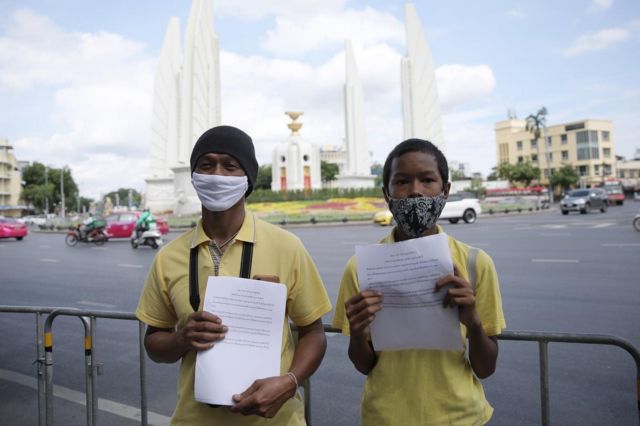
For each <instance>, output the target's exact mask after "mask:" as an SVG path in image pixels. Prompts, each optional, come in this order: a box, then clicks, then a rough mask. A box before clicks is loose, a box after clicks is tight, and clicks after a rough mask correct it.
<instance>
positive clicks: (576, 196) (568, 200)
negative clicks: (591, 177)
mask: <svg viewBox="0 0 640 426" xmlns="http://www.w3.org/2000/svg"><path fill="white" fill-rule="evenodd" d="M607 207H608V202H607V193H606V192H604V190H603V189H601V188H588V189H576V190H574V191H571V192H569V193H568V194H567V195H565V196H564V198H563V199H562V201H560V210H561V211H562V214H569V212H580V213H582V214H586V213H589V212H590V211H591V209H600V211H601V212H602V213H604V212H606V211H607Z"/></svg>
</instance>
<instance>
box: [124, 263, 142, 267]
mask: <svg viewBox="0 0 640 426" xmlns="http://www.w3.org/2000/svg"><path fill="white" fill-rule="evenodd" d="M118 266H119V267H121V268H144V265H133V264H131V263H118Z"/></svg>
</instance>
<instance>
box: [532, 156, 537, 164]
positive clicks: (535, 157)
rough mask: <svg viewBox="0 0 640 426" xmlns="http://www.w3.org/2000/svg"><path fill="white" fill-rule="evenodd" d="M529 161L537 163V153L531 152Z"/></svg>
mask: <svg viewBox="0 0 640 426" xmlns="http://www.w3.org/2000/svg"><path fill="white" fill-rule="evenodd" d="M531 161H532V162H533V163H537V162H538V154H531Z"/></svg>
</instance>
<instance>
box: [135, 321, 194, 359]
mask: <svg viewBox="0 0 640 426" xmlns="http://www.w3.org/2000/svg"><path fill="white" fill-rule="evenodd" d="M144 347H145V349H146V350H147V354H148V355H149V358H151V359H152V360H153V361H155V362H159V363H168V364H172V363H174V362H176V361H178V360H179V359H180V358H182V357H183V356H184V354H185V353H187V352H188V351H189V345H188V343H187V342H186V341H185V340H184V339H182V338H181V336H180V333H179V332H178V331H175V330H170V329H162V330H155V331H152V332H149V331H147V334H146V336H145V338H144Z"/></svg>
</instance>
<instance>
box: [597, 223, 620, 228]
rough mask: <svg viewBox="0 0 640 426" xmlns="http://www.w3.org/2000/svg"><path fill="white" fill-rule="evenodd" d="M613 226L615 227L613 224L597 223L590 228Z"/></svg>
mask: <svg viewBox="0 0 640 426" xmlns="http://www.w3.org/2000/svg"><path fill="white" fill-rule="evenodd" d="M613 225H615V223H612V222H605V223H599V224H597V225H593V226H592V228H606V227H607V226H613Z"/></svg>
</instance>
